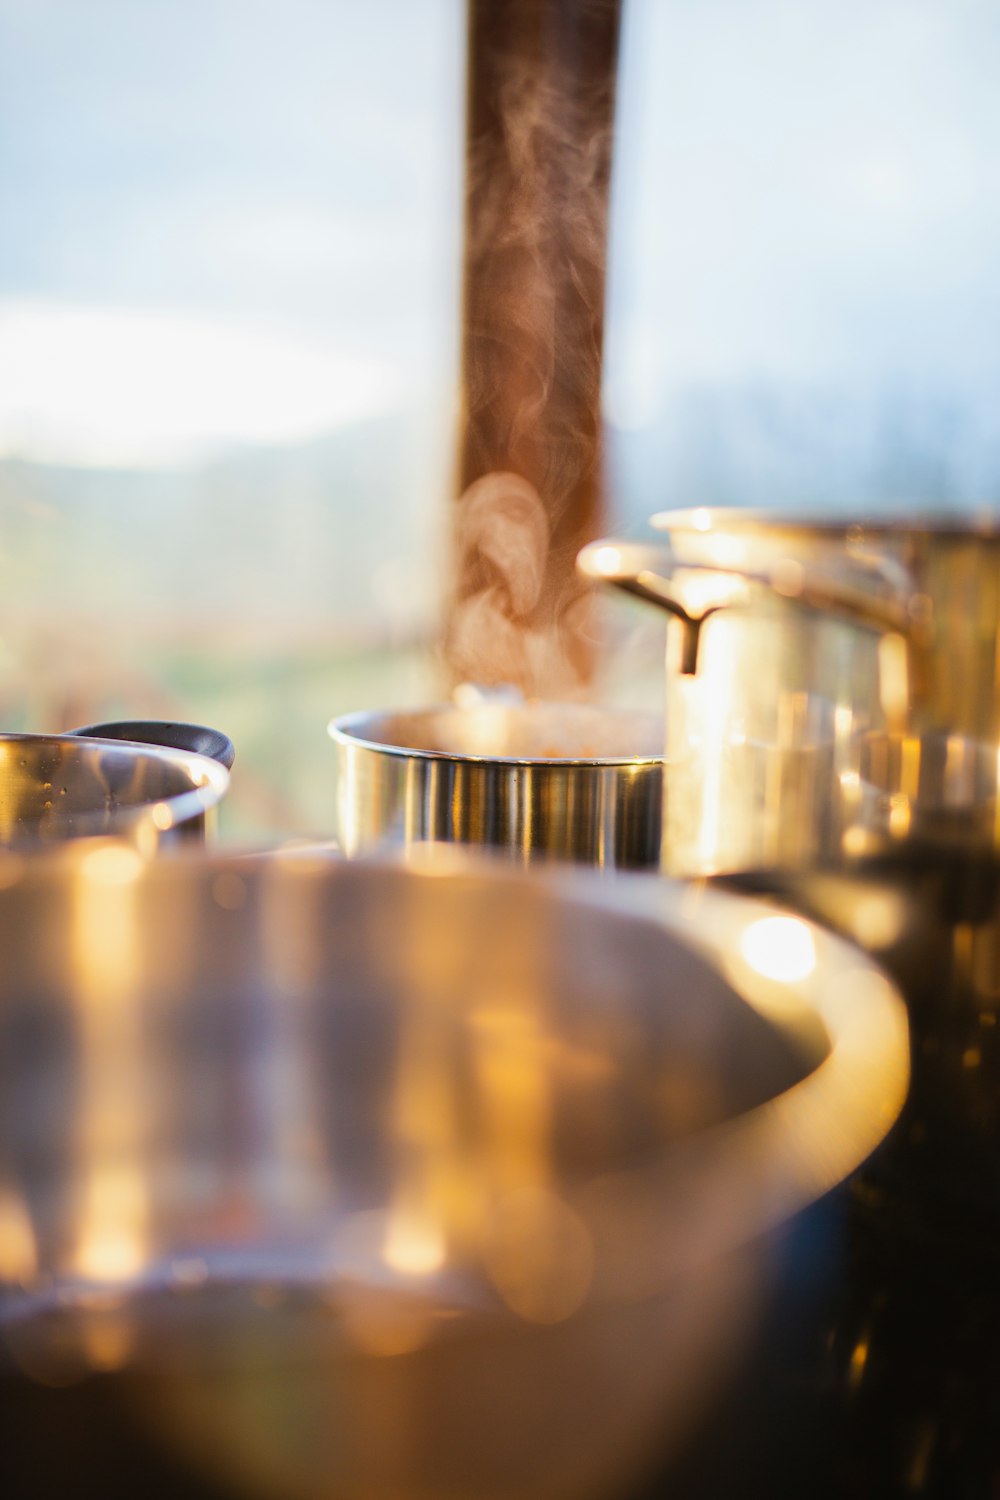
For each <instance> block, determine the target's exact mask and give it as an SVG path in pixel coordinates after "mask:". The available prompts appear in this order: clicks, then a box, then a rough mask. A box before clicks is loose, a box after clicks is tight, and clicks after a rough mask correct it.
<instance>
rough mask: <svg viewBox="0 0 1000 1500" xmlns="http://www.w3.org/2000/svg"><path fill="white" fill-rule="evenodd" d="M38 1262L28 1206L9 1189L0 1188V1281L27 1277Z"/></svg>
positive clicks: (22, 1279) (31, 1273) (20, 1279)
mask: <svg viewBox="0 0 1000 1500" xmlns="http://www.w3.org/2000/svg"><path fill="white" fill-rule="evenodd" d="M37 1265H38V1252H37V1248H36V1246H35V1235H34V1231H33V1229H32V1227H31V1219H30V1217H29V1215H28V1210H27V1208H26V1206H25V1204H24V1202H23V1201H22V1199H21V1198H20V1196H19V1195H18V1194H16V1193H13V1192H0V1281H5V1282H17V1281H22V1282H23V1281H28V1280H29V1279H30V1278H31V1277H32V1276H33V1275H34V1273H35V1270H36V1268H37Z"/></svg>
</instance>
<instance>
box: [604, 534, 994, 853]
mask: <svg viewBox="0 0 1000 1500" xmlns="http://www.w3.org/2000/svg"><path fill="white" fill-rule="evenodd" d="M654 524H655V525H656V526H657V527H658V528H660V529H661V530H662V531H664V533H665V541H664V543H663V544H662V545H657V544H643V543H631V542H619V541H607V542H601V543H595V544H594V545H593V546H591V547H589V548H587V549H585V551H584V552H583V553H582V554H581V557H580V567H581V570H582V571H583V572H585V573H586V574H587V575H588V576H590V577H591V578H595V579H603V580H605V581H606V582H610V583H613V584H616V585H617V586H618V587H620V588H623V589H625V590H627V591H628V592H631V593H634V594H639V595H640V596H641V597H643V598H646V599H648V600H650V601H652V602H654V603H656V604H657V605H659V606H660V607H662V608H663V609H665V610H666V611H667V612H668V614H669V616H670V619H669V622H668V626H667V726H668V727H667V735H668V739H667V765H666V797H665V814H664V816H665V825H664V826H665V838H664V850H663V856H664V861H665V864H666V867H667V868H668V869H671V870H674V871H676V872H678V873H685V874H687V873H697V872H712V871H716V870H727V869H728V870H736V869H744V868H754V867H757V866H759V865H762V864H764V865H772V866H774V865H782V864H783V865H788V866H798V867H802V866H808V865H810V864H813V863H815V862H816V861H817V860H830V859H837V858H841V857H844V856H847V857H850V856H852V855H856V854H859V853H863V852H866V851H870V850H871V848H872V847H876V846H878V845H879V844H880V843H881V842H884V841H885V840H896V839H899V838H904V839H905V838H906V837H908V836H909V834H910V832H911V829H913V828H914V825H915V824H921V823H922V821H923V819H924V816H925V813H927V812H929V811H930V810H931V808H933V809H934V811H933V814H932V816H933V817H934V819H935V823H936V827H937V828H938V831H939V832H942V833H943V831H944V823H943V821H942V819H941V817H940V816H939V814H940V812H941V809H942V808H943V807H948V808H950V809H951V812H950V814H949V815H948V816H949V817H950V819H951V827H952V831H953V833H954V836H955V837H961V838H968V837H970V836H971V837H973V838H974V839H980V840H982V839H985V840H986V841H987V842H992V841H993V840H994V839H995V836H996V829H997V806H998V804H997V775H996V752H997V749H998V747H1000V695H998V692H997V660H998V645H1000V525H998V524H997V523H996V522H995V521H993V520H988V521H984V522H982V523H978V522H963V521H941V522H934V521H930V520H928V521H919V522H905V521H903V522H897V521H885V522H876V523H870V522H868V521H855V520H853V519H847V518H844V519H838V518H828V517H824V516H819V517H809V518H798V519H797V518H785V517H782V516H780V515H776V516H770V515H760V514H754V513H751V512H743V511H738V510H731V511H718V510H693V511H677V512H667V513H665V514H664V515H662V516H658V517H655V518H654ZM878 741H881V742H882V745H883V750H882V752H881V754H880V755H879V754H877V755H875V756H874V758H873V756H872V755H871V747H872V744H873V743H875V742H878ZM991 758H992V760H993V765H994V768H993V771H992V772H991V773H990V774H989V775H988V776H987V777H986V781H985V783H984V776H983V769H982V765H981V766H980V769H979V771H978V772H977V773H976V777H975V781H976V785H977V790H976V792H975V794H974V796H973V797H972V798H971V800H970V797H969V795H968V788H969V787H970V786H971V784H972V782H971V781H970V779H969V778H968V777H967V776H965V775H964V772H962V771H961V770H960V769H956V768H959V767H960V766H968V765H969V764H970V763H971V762H972V761H980V762H989V761H990V759H991ZM879 765H880V766H881V767H882V768H883V770H884V771H885V773H886V775H885V776H883V775H882V774H881V773H880V772H878V771H877V770H876V771H875V772H874V773H873V767H877V766H879ZM788 783H791V787H792V788H793V789H794V790H792V789H790V788H789V786H788ZM921 786H923V787H925V788H926V789H927V796H926V797H925V796H923V795H922V794H921V792H920V790H919V788H920V787H921ZM963 786H964V788H965V790H961V788H962V787H963ZM803 788H804V791H803ZM944 821H945V822H947V819H945V820H944Z"/></svg>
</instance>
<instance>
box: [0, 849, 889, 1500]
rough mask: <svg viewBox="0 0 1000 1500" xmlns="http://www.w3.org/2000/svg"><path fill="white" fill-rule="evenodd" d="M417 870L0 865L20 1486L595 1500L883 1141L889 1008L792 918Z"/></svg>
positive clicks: (70, 859)
mask: <svg viewBox="0 0 1000 1500" xmlns="http://www.w3.org/2000/svg"><path fill="white" fill-rule="evenodd" d="M417 852H418V854H419V855H420V856H422V857H421V858H419V859H417V858H412V859H411V862H410V864H409V866H404V865H403V864H402V863H392V864H387V863H382V862H379V861H376V860H365V861H330V860H328V859H310V858H308V857H303V856H301V855H299V856H296V857H294V858H288V859H285V858H283V857H280V856H272V857H268V858H229V859H226V858H212V857H208V858H206V857H205V856H204V855H200V854H199V855H198V857H194V856H193V855H185V854H178V855H177V856H175V857H173V858H171V859H169V860H148V861H146V860H144V859H142V858H141V857H140V856H139V855H138V853H137V852H136V851H135V850H133V849H130V848H128V847H126V846H124V845H122V844H120V843H117V842H107V843H103V844H101V843H98V844H93V843H87V844H84V843H80V842H76V843H73V844H68V845H65V846H63V848H61V849H60V850H58V851H55V852H53V853H46V854H43V855H39V856H38V857H37V858H35V859H24V860H21V859H19V858H18V857H17V855H15V854H13V853H11V852H7V853H6V854H5V855H2V856H0V871H2V878H0V946H2V948H3V952H4V964H3V966H2V969H0V1407H2V1410H3V1411H4V1413H5V1414H7V1416H8V1417H9V1416H10V1414H11V1413H16V1417H15V1418H14V1419H13V1420H8V1421H7V1423H6V1426H5V1431H4V1463H5V1472H6V1473H8V1474H10V1473H12V1472H13V1474H14V1475H15V1476H18V1477H22V1476H23V1484H22V1486H21V1489H19V1491H18V1492H19V1493H21V1492H23V1493H28V1492H29V1491H30V1492H35V1490H37V1491H38V1492H42V1491H44V1492H45V1493H48V1492H49V1491H50V1490H51V1491H52V1492H54V1493H57V1492H59V1491H60V1490H62V1489H65V1488H67V1485H68V1482H69V1479H71V1480H72V1489H73V1492H74V1493H75V1494H83V1495H88V1496H89V1495H91V1494H93V1495H95V1496H96V1494H98V1493H103V1492H104V1491H103V1490H102V1489H101V1487H100V1484H99V1483H97V1482H95V1475H96V1476H99V1475H100V1473H102V1472H104V1473H105V1474H107V1473H113V1474H114V1476H115V1478H116V1482H117V1483H119V1486H120V1490H121V1492H124V1490H125V1489H126V1488H128V1489H129V1492H131V1491H132V1490H136V1489H139V1488H141V1489H142V1492H143V1493H147V1494H149V1493H152V1494H155V1495H160V1494H164V1495H176V1494H178V1493H185V1494H187V1493H189V1492H190V1487H191V1484H192V1483H195V1484H196V1485H197V1486H200V1482H201V1480H202V1479H203V1480H204V1482H205V1484H206V1485H208V1486H210V1487H209V1488H207V1489H206V1490H202V1489H201V1488H200V1487H198V1488H197V1493H198V1494H203V1493H204V1494H206V1495H215V1494H216V1493H219V1494H220V1495H221V1494H226V1495H234V1494H235V1495H245V1496H248V1497H249V1496H255V1497H258V1500H268V1497H274V1500H289V1497H294V1500H324V1497H327V1496H329V1495H330V1494H331V1493H334V1492H335V1493H336V1494H337V1495H338V1496H342V1497H344V1500H354V1497H361V1496H370V1495H373V1494H393V1495H407V1496H414V1497H419V1500H443V1497H445V1496H453V1495H489V1496H491V1497H493V1500H515V1497H516V1500H524V1497H534V1500H548V1497H550V1496H551V1497H555V1496H559V1497H561V1500H584V1497H586V1500H603V1497H605V1496H608V1497H611V1496H619V1495H621V1494H623V1493H628V1492H629V1490H630V1488H631V1486H632V1485H633V1484H634V1483H636V1482H638V1480H639V1478H640V1477H641V1475H642V1473H643V1471H644V1469H647V1468H648V1467H649V1466H650V1465H654V1466H655V1465H656V1463H657V1462H658V1461H659V1460H660V1459H661V1458H662V1457H663V1455H664V1454H666V1455H667V1456H668V1458H669V1456H670V1455H673V1454H675V1453H676V1452H677V1450H678V1447H679V1445H681V1444H682V1443H683V1442H684V1441H685V1438H686V1436H687V1435H688V1434H689V1433H690V1431H691V1429H692V1426H693V1424H694V1423H695V1422H696V1421H697V1419H698V1418H699V1416H702V1415H704V1414H705V1412H706V1411H707V1410H708V1409H710V1408H711V1407H712V1404H713V1402H714V1401H715V1399H716V1397H717V1396H718V1395H719V1393H720V1386H721V1384H722V1383H724V1382H725V1380H726V1378H727V1375H728V1374H729V1373H731V1371H732V1369H733V1368H734V1364H735V1363H736V1362H738V1361H739V1360H740V1359H741V1358H742V1357H743V1351H745V1350H746V1349H747V1347H748V1342H749V1340H750V1338H751V1330H752V1328H753V1326H754V1323H755V1319H756V1317H757V1314H758V1312H759V1309H760V1306H761V1298H762V1296H764V1295H765V1292H766V1288H767V1283H768V1278H769V1274H770V1268H771V1266H772V1260H771V1257H772V1254H773V1251H774V1249H775V1245H774V1241H773V1239H772V1231H774V1230H775V1229H776V1227H777V1226H778V1225H780V1224H781V1223H782V1222H786V1221H787V1220H788V1218H789V1216H793V1215H796V1214H797V1213H798V1211H799V1210H800V1209H802V1208H803V1207H804V1206H805V1205H806V1204H808V1203H809V1202H811V1201H812V1200H813V1199H815V1198H817V1197H818V1196H819V1195H820V1194H823V1193H825V1192H826V1191H827V1190H828V1189H829V1188H830V1187H832V1186H833V1185H834V1183H836V1182H837V1181H838V1180H840V1178H841V1177H843V1176H844V1175H845V1174H846V1173H848V1172H850V1171H851V1170H852V1169H853V1168H854V1167H855V1166H856V1165H857V1164H858V1162H859V1161H860V1160H861V1159H862V1158H863V1157H864V1156H865V1155H866V1154H867V1153H868V1152H869V1151H871V1150H872V1149H873V1147H875V1146H876V1145H877V1143H878V1142H879V1140H880V1139H881V1138H882V1136H883V1135H884V1133H885V1131H886V1130H887V1129H888V1128H889V1127H890V1125H891V1123H892V1120H893V1118H894V1117H895V1115H896V1113H897V1111H898V1109H899V1106H900V1103H901V1099H902V1096H903V1092H904V1090H905V1086H906V1073H907V1066H906V1023H905V1017H904V1014H903V1010H902V1006H901V1004H900V1003H899V999H898V996H897V994H896V992H895V991H894V989H893V987H892V985H891V983H890V982H889V981H888V980H887V979H886V978H885V977H884V976H883V975H882V974H881V972H880V971H879V970H878V969H877V968H876V967H875V965H874V964H872V963H870V962H869V961H867V960H866V959H865V958H864V957H863V956H861V955H860V954H859V953H858V952H857V950H856V949H854V948H853V947H851V946H849V945H847V944H845V943H843V942H842V941H840V940H839V939H837V938H835V937H833V936H832V935H831V934H829V933H827V932H824V931H823V930H822V929H821V928H819V927H818V926H815V925H813V924H811V923H809V922H807V921H803V920H802V919H800V918H797V917H791V916H789V915H788V914H787V913H785V912H782V911H780V910H778V909H775V908H774V907H771V906H768V905H766V904H764V903H762V902H759V901H753V900H747V899H745V898H739V897H736V896H733V895H731V894H728V893H723V892H719V891H713V890H708V889H704V888H702V889H697V888H694V887H690V886H681V885H673V884H670V883H669V882H665V881H650V880H647V879H645V878H642V877H639V876H635V877H630V876H627V875H623V876H621V877H620V878H619V879H617V880H615V881H601V880H598V879H597V878H596V877H594V876H593V875H592V874H590V873H589V872H569V871H567V870H561V871H559V872H551V871H549V872H546V875H545V878H544V879H542V878H539V877H537V876H534V875H529V874H525V873H524V872H521V871H512V870H510V869H509V867H508V866H506V865H505V864H504V863H503V862H502V861H497V860H489V861H487V860H485V859H483V858H482V857H479V858H478V859H473V858H472V857H471V856H470V855H469V853H468V851H462V850H458V849H455V848H446V847H443V846H437V847H435V848H433V849H423V850H420V851H417ZM68 1414H69V1415H68ZM60 1421H61V1422H64V1423H66V1422H68V1423H69V1424H70V1430H71V1431H72V1432H73V1434H74V1441H73V1442H72V1443H60V1442H58V1441H53V1433H54V1432H56V1431H60V1430H66V1429H65V1428H60V1427H59V1423H60ZM102 1444H103V1447H102ZM102 1460H103V1462H104V1463H105V1464H106V1465H107V1467H106V1468H105V1469H103V1470H102V1468H101V1463H102ZM129 1464H132V1465H133V1467H134V1469H135V1473H136V1474H137V1475H141V1476H142V1480H141V1483H140V1481H139V1480H138V1479H137V1480H136V1482H135V1483H132V1484H131V1485H129V1483H128V1481H127V1480H126V1478H125V1475H127V1474H128V1473H129V1472H130V1471H129V1469H128V1465H129ZM184 1476H187V1477H186V1478H185V1477H184ZM199 1476H200V1477H201V1478H200V1479H199ZM216 1483H217V1484H218V1490H216V1488H215V1487H214V1486H215V1484H216ZM757 1493H759V1491H758V1492H757Z"/></svg>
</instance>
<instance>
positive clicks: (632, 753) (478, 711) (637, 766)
mask: <svg viewBox="0 0 1000 1500" xmlns="http://www.w3.org/2000/svg"><path fill="white" fill-rule="evenodd" d="M472 696H473V697H474V698H475V699H476V700H477V701H472V702H466V703H463V704H461V705H460V706H456V705H441V706H439V707H436V708H426V709H417V710H411V711H399V712H392V713H388V712H387V713H361V714H349V715H346V716H345V717H343V718H339V719H335V720H334V721H333V722H332V723H331V724H330V727H329V733H330V736H331V738H332V740H333V742H334V745H335V746H336V779H337V790H336V798H337V800H336V810H337V812H336V816H337V821H336V834H337V839H338V841H339V843H340V846H341V848H342V849H343V851H344V853H345V854H347V855H356V854H364V853H370V852H371V851H372V850H376V849H379V848H392V847H397V848H399V847H402V848H408V847H412V846H413V845H417V844H422V843H425V842H436V841H441V842H444V843H461V844H477V845H481V846H483V847H487V848H491V849H495V850H497V851H498V852H501V851H502V852H503V853H504V854H505V855H506V856H507V857H508V858H509V859H513V860H514V861H516V862H517V863H519V864H529V863H534V862H538V861H542V860H571V861H576V862H578V863H582V864H588V865H592V866H594V867H596V868H599V869H656V868H657V867H658V865H659V859H660V829H661V791H662V770H663V757H662V750H663V719H662V717H661V716H660V715H659V714H652V713H650V714H647V713H638V712H630V713H616V712H611V711H608V710H605V709H600V708H595V707H593V706H591V705H588V704H580V703H542V702H534V701H529V702H508V701H503V700H500V699H492V700H491V698H490V697H489V696H487V697H485V698H481V697H477V695H475V694H473V695H472Z"/></svg>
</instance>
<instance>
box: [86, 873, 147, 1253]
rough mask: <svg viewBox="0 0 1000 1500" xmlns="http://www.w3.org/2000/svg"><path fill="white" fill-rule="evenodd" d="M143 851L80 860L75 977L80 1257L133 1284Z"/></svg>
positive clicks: (143, 1204) (142, 1246) (138, 1181)
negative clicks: (139, 892) (138, 899)
mask: <svg viewBox="0 0 1000 1500" xmlns="http://www.w3.org/2000/svg"><path fill="white" fill-rule="evenodd" d="M144 867H145V862H144V861H143V859H142V857H141V856H140V855H139V854H138V853H137V852H136V850H134V849H131V848H128V847H127V846H124V845H119V844H106V845H102V846H101V847H99V848H96V849H94V850H89V851H87V852H86V853H85V854H84V855H83V857H82V858H81V860H80V864H79V867H78V870H77V872H76V882H75V886H74V910H73V923H72V974H73V980H74V991H75V993H74V1001H75V1008H76V1020H77V1026H78V1029H79V1058H80V1081H79V1099H78V1106H77V1107H78V1111H79V1130H78V1133H77V1138H76V1139H77V1151H78V1157H79V1159H78V1171H79V1181H80V1185H81V1197H80V1222H79V1228H78V1232H77V1241H76V1253H75V1263H76V1269H77V1271H78V1272H79V1274H80V1275H82V1276H85V1277H87V1278H89V1279H92V1280H95V1281H105V1282H115V1281H120V1280H128V1279H129V1278H131V1277H133V1276H135V1275H136V1274H137V1272H139V1271H140V1270H141V1269H142V1266H143V1264H144V1262H145V1259H146V1256H147V1244H146V1229H147V1220H148V1210H149V1204H148V1193H149V1189H148V1182H147V1177H146V1166H145V1162H144V1160H143V1157H144V1150H143V1147H144V1136H145V1125H146V1121H147V1118H148V1112H149V1094H150V1089H149V1079H148V1077H147V1069H146V1065H145V1056H144V1047H143V1034H142V1024H141V1016H140V1015H139V1013H138V1008H137V994H136V986H137V976H138V974H139V972H140V971H141V968H142V955H141V953H140V951H139V947H138V941H137V925H136V911H135V900H136V882H137V880H138V877H139V876H140V874H141V873H142V871H143V869H144Z"/></svg>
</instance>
